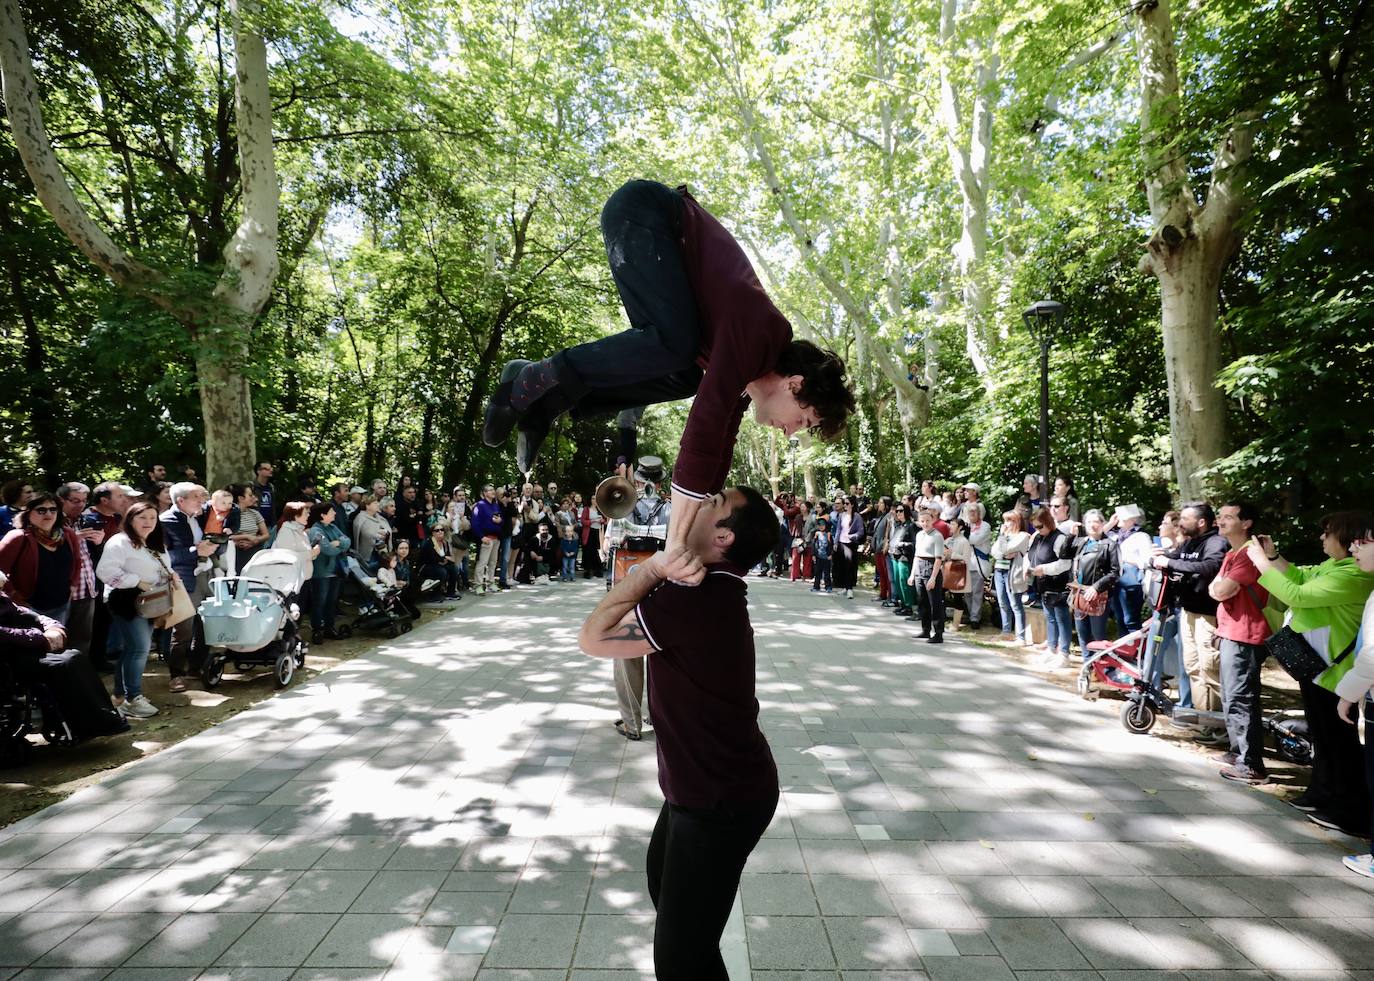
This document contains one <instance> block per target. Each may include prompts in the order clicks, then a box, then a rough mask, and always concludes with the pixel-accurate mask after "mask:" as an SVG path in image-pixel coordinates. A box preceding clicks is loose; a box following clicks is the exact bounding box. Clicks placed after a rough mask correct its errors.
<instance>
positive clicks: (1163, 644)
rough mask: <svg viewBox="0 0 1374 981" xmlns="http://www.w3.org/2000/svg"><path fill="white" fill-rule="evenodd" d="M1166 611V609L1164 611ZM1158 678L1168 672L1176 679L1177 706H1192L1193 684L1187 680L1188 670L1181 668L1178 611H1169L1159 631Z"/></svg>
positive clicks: (1181, 641) (1181, 642)
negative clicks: (1162, 627) (1159, 672)
mask: <svg viewBox="0 0 1374 981" xmlns="http://www.w3.org/2000/svg"><path fill="white" fill-rule="evenodd" d="M1166 612H1168V611H1166ZM1155 656H1156V657H1157V658H1159V664H1160V671H1161V674H1160V678H1161V680H1162V679H1163V677H1164V676H1165V675H1167V674H1169V673H1170V672H1172V673H1173V675H1174V677H1175V678H1176V679H1177V684H1178V707H1179V708H1192V707H1193V684H1192V682H1190V681H1189V680H1188V672H1187V671H1184V670H1183V638H1182V637H1180V636H1179V635H1178V611H1177V610H1174V611H1173V612H1172V613H1169V618H1168V620H1167V621H1166V622H1165V624H1164V629H1163V630H1162V631H1161V632H1160V641H1159V650H1158V651H1157V652H1156V653H1155Z"/></svg>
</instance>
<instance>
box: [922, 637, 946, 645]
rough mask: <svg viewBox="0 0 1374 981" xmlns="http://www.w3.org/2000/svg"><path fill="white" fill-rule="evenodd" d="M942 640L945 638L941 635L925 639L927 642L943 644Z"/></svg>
mask: <svg viewBox="0 0 1374 981" xmlns="http://www.w3.org/2000/svg"><path fill="white" fill-rule="evenodd" d="M944 642H945V638H944V637H943V636H935V637H930V638H928V639H927V640H926V643H927V644H943V643H944Z"/></svg>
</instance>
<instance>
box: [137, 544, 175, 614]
mask: <svg viewBox="0 0 1374 981" xmlns="http://www.w3.org/2000/svg"><path fill="white" fill-rule="evenodd" d="M153 554H154V556H155V557H156V558H157V564H158V565H160V566H161V567H162V571H163V573H164V575H165V577H166V578H164V579H163V580H162V582H160V583H158V585H157V586H155V587H154V588H152V589H150V590H148V591H147V592H143V593H139V594H138V599H137V600H135V601H134V608H135V609H136V610H137V611H138V615H139V616H141V617H143V619H145V620H159V619H161V618H162V617H165V616H166V615H167V614H169V613H171V612H172V589H173V586H172V582H173V580H175V579H176V578H177V577H176V576H175V575H174V574H173V573H172V571H171V570H170V569H168V568H167V564H166V563H165V562H163V561H162V556H161V555H158V554H157V553H156V552H154V553H153Z"/></svg>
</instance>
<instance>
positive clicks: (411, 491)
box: [405, 487, 415, 501]
mask: <svg viewBox="0 0 1374 981" xmlns="http://www.w3.org/2000/svg"><path fill="white" fill-rule="evenodd" d="M405 498H406V500H407V501H413V500H415V488H414V487H407V488H406V489H405Z"/></svg>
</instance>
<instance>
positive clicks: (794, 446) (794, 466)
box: [790, 443, 797, 497]
mask: <svg viewBox="0 0 1374 981" xmlns="http://www.w3.org/2000/svg"><path fill="white" fill-rule="evenodd" d="M790 445H791V447H792V496H793V497H796V496H797V444H796V443H791V444H790Z"/></svg>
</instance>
